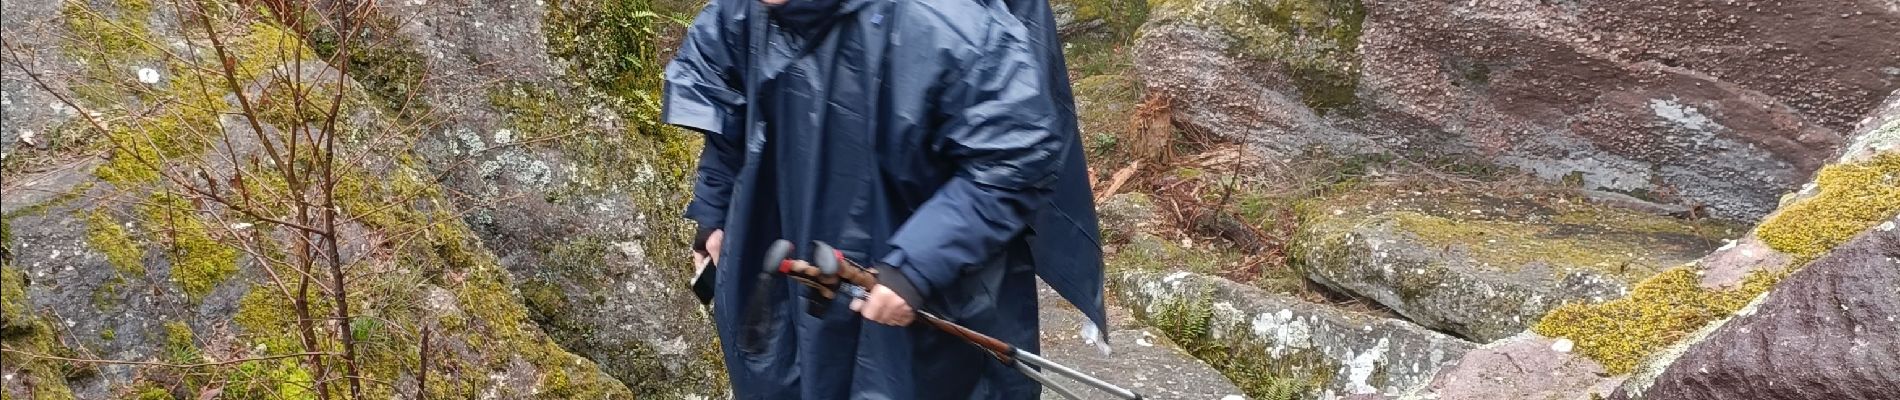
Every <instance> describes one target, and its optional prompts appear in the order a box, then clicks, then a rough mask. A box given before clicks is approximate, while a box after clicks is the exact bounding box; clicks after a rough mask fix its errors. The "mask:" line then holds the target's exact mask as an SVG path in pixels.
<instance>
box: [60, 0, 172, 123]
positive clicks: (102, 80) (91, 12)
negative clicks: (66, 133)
mask: <svg viewBox="0 0 1900 400" xmlns="http://www.w3.org/2000/svg"><path fill="white" fill-rule="evenodd" d="M115 3H116V4H112V5H113V6H114V7H103V8H100V7H92V6H90V5H88V4H86V2H84V1H79V0H67V1H65V2H64V4H63V5H62V6H61V8H60V17H61V18H60V20H61V21H63V22H64V23H65V28H66V31H67V33H68V34H69V35H70V36H69V38H70V42H69V43H68V44H67V45H66V46H63V47H62V50H64V51H63V53H65V54H64V55H66V56H67V57H71V58H72V59H75V60H79V61H80V62H81V63H82V64H81V65H82V68H83V71H84V72H85V75H86V76H87V77H88V79H87V80H86V81H83V82H78V84H77V85H74V86H73V90H74V92H75V93H74V94H76V95H78V97H79V100H80V101H82V102H85V103H87V104H88V105H91V106H95V107H98V106H105V105H109V104H113V103H116V102H117V101H118V100H119V99H121V98H122V97H123V96H124V95H126V94H130V93H129V92H128V91H127V90H125V89H124V88H123V85H128V84H130V82H133V81H134V79H135V78H136V76H137V75H136V74H137V68H138V65H139V64H141V63H148V62H152V61H154V60H157V59H158V58H159V57H161V56H162V55H163V54H164V51H163V50H162V49H160V48H159V47H158V45H157V44H156V43H157V42H156V41H154V40H152V39H151V38H152V33H151V30H150V28H149V23H148V22H147V20H148V19H149V18H150V17H151V15H152V5H151V3H150V2H149V1H146V0H121V1H117V2H115Z"/></svg>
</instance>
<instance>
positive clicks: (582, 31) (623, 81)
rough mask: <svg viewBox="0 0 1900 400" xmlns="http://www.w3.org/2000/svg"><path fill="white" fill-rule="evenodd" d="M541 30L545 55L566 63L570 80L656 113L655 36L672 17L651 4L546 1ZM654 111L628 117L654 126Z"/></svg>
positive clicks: (658, 63)
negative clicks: (574, 78) (572, 78)
mask: <svg viewBox="0 0 1900 400" xmlns="http://www.w3.org/2000/svg"><path fill="white" fill-rule="evenodd" d="M547 6H548V7H547V10H548V12H547V15H546V17H545V22H544V26H546V30H545V32H546V35H547V41H548V54H549V55H552V56H555V57H559V58H562V59H566V60H568V61H569V65H570V70H569V71H568V74H569V75H570V76H575V77H579V78H580V79H581V80H582V81H584V82H585V83H587V84H588V85H589V86H591V87H594V88H597V89H599V90H601V91H604V92H606V93H608V94H610V95H613V96H615V97H617V98H619V99H621V100H623V101H627V102H629V103H630V104H632V105H633V107H634V108H635V109H637V110H641V111H657V110H658V109H659V94H660V93H659V90H660V84H659V80H660V69H661V68H664V67H665V64H664V62H663V61H662V60H661V59H660V58H659V54H660V47H659V46H660V40H659V39H660V37H661V35H662V34H663V33H664V32H665V31H666V29H667V28H668V26H667V24H669V23H670V22H672V21H671V19H672V18H677V17H678V16H675V15H663V14H660V13H658V12H656V11H658V10H657V9H656V7H655V5H654V3H653V1H652V0H609V1H603V2H571V1H566V0H557V1H551V2H548V5H547ZM656 115H657V113H653V114H646V113H640V114H636V115H634V116H633V117H635V118H636V121H637V122H639V123H640V124H641V125H648V126H652V125H657V123H658V120H657V118H656Z"/></svg>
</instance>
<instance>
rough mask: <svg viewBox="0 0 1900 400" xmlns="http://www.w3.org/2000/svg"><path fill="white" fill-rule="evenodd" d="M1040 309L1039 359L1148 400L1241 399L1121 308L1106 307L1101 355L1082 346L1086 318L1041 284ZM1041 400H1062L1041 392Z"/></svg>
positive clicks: (1078, 390) (1084, 391) (1077, 388)
mask: <svg viewBox="0 0 1900 400" xmlns="http://www.w3.org/2000/svg"><path fill="white" fill-rule="evenodd" d="M1037 291H1038V296H1039V297H1040V301H1041V304H1040V306H1041V307H1042V321H1041V323H1042V353H1041V354H1040V355H1041V356H1043V358H1047V359H1049V360H1050V361H1055V362H1057V363H1061V364H1062V365H1065V366H1068V367H1069V368H1073V369H1075V370H1077V371H1080V372H1082V373H1085V374H1089V375H1092V376H1095V377H1096V378H1100V379H1102V380H1103V381H1106V382H1108V383H1111V384H1114V385H1117V386H1121V387H1123V388H1126V389H1128V390H1131V391H1134V392H1135V393H1138V394H1141V395H1142V398H1147V399H1180V400H1189V399H1196V400H1198V399H1207V400H1228V399H1237V397H1235V396H1241V392H1240V388H1237V387H1235V386H1234V383H1233V382H1230V381H1228V380H1227V377H1225V376H1222V375H1221V373H1220V371H1216V370H1214V368H1213V367H1210V366H1208V365H1207V363H1204V362H1201V360H1197V359H1195V358H1194V356H1193V355H1190V354H1188V353H1187V352H1186V351H1185V350H1182V349H1181V348H1180V347H1179V346H1178V345H1175V344H1174V343H1173V342H1170V341H1169V340H1168V339H1167V337H1166V336H1163V335H1161V334H1160V333H1159V332H1157V331H1156V330H1155V328H1152V327H1148V326H1146V325H1144V324H1142V323H1141V322H1140V321H1137V320H1135V319H1134V318H1133V315H1132V314H1130V313H1128V312H1127V311H1126V310H1124V309H1122V308H1121V307H1118V306H1116V305H1115V304H1113V303H1110V307H1109V312H1108V315H1109V317H1110V318H1113V319H1114V320H1113V321H1111V322H1110V324H1109V330H1110V333H1109V334H1108V338H1109V339H1108V340H1109V343H1110V344H1111V348H1110V352H1109V354H1107V355H1104V354H1102V352H1101V350H1099V349H1097V348H1096V346H1095V345H1094V344H1090V343H1087V342H1086V341H1085V340H1084V339H1083V337H1082V335H1081V333H1080V332H1081V327H1082V326H1084V325H1085V324H1087V323H1088V318H1087V317H1084V316H1082V313H1081V312H1078V311H1076V310H1075V308H1074V306H1071V305H1069V303H1068V302H1067V301H1064V300H1062V297H1061V296H1058V295H1056V293H1055V291H1054V290H1052V289H1049V287H1048V286H1046V285H1038V290H1037ZM1055 380H1056V382H1058V383H1060V384H1062V385H1063V386H1064V387H1066V388H1068V389H1069V390H1072V391H1074V392H1075V394H1077V395H1079V396H1081V397H1082V398H1083V399H1091V400H1093V399H1114V398H1116V397H1113V396H1109V395H1107V394H1104V393H1102V392H1100V391H1097V390H1095V389H1092V388H1090V387H1088V386H1085V385H1082V384H1081V383H1078V382H1073V381H1069V380H1068V379H1066V378H1061V377H1057V378H1055ZM1042 393H1043V394H1042V398H1043V399H1050V400H1054V399H1065V397H1062V396H1061V395H1058V394H1056V393H1055V391H1053V390H1048V389H1044V390H1043V392H1042Z"/></svg>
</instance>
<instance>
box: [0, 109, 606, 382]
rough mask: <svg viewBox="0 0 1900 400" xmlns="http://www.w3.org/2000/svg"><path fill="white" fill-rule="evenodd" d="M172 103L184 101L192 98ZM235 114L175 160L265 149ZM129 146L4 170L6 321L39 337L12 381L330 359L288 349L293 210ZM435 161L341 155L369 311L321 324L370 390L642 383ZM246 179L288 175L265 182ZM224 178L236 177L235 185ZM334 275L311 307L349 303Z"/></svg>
mask: <svg viewBox="0 0 1900 400" xmlns="http://www.w3.org/2000/svg"><path fill="white" fill-rule="evenodd" d="M225 106H226V107H233V108H234V107H236V106H235V105H233V104H225ZM345 109H346V110H350V109H352V108H345ZM156 112H157V113H159V115H160V116H159V117H158V118H168V117H169V116H170V115H171V114H170V113H172V112H175V111H172V109H161V110H159V111H156ZM223 126H224V127H225V129H228V131H226V132H225V134H226V135H229V137H231V138H234V139H233V141H232V142H230V143H232V145H231V146H230V147H223V146H214V147H213V148H211V149H207V150H205V151H204V152H203V153H179V154H173V155H172V156H173V158H171V159H170V161H169V162H168V163H166V164H164V167H165V168H173V169H177V170H192V169H193V168H194V167H204V168H206V170H209V171H221V170H223V169H222V167H221V166H220V164H218V163H219V161H217V160H219V159H220V158H221V157H220V156H224V155H229V156H233V157H236V158H240V159H241V158H245V157H247V156H250V155H254V154H257V153H255V152H254V151H255V149H256V146H255V144H248V145H247V144H245V143H243V139H242V138H245V137H252V135H251V134H250V133H249V132H248V131H247V130H246V129H248V128H246V127H245V126H246V125H245V124H242V123H239V122H238V121H237V120H236V119H227V120H226V123H225V124H224V125H223ZM209 127H210V126H203V127H199V128H209ZM264 127H265V128H266V129H268V130H271V131H273V132H274V131H276V130H277V128H276V127H275V126H273V125H265V126H264ZM146 132H147V133H148V134H150V135H153V136H149V137H150V138H152V140H154V141H160V142H162V141H165V140H182V139H181V138H177V137H168V136H164V135H167V134H177V133H176V132H172V131H168V130H164V129H159V128H154V129H151V130H148V131H146ZM125 154H126V153H117V154H116V155H115V156H114V157H109V158H106V159H104V160H86V161H83V162H79V163H75V164H73V166H72V167H71V168H65V169H58V170H53V171H48V172H43V173H38V174H30V175H9V176H8V177H7V182H8V183H9V186H7V187H6V188H5V191H4V192H0V193H4V196H5V198H6V199H7V200H6V202H5V203H4V206H3V207H0V208H3V209H4V215H5V217H4V224H5V226H4V228H3V229H0V231H4V232H5V233H4V235H0V236H4V237H5V246H4V247H5V248H6V249H7V251H6V252H5V254H6V257H5V261H4V264H5V267H4V271H3V272H4V274H5V279H6V282H5V286H6V288H5V297H6V299H5V302H6V308H7V310H6V312H7V314H8V317H7V319H6V323H5V325H7V332H6V334H5V335H4V336H5V341H6V343H7V345H8V348H9V350H16V349H18V350H21V351H25V352H26V353H14V352H9V353H8V354H6V355H5V357H6V361H5V362H4V365H5V366H4V367H0V369H3V370H4V372H5V374H6V375H7V376H9V377H10V378H9V379H7V380H5V382H4V384H3V385H0V392H4V393H6V394H7V395H8V397H15V396H17V397H20V398H77V399H108V398H111V399H116V398H132V397H139V398H199V397H209V396H211V395H214V394H216V393H223V394H224V395H225V396H232V397H243V398H250V397H271V396H272V394H271V393H278V391H279V390H281V389H280V386H279V385H298V383H297V382H299V379H306V380H307V379H309V378H310V377H311V376H312V375H313V373H312V372H311V371H309V370H307V369H306V367H305V364H303V363H300V362H298V360H299V359H297V358H283V357H284V356H285V355H289V354H295V353H297V352H300V351H301V349H302V347H301V345H300V344H299V338H300V335H299V334H298V333H297V332H298V324H297V317H296V314H295V313H293V312H292V307H291V306H290V305H289V304H290V300H289V299H290V297H289V293H292V291H293V290H294V289H291V287H292V286H295V284H294V280H290V279H289V278H288V277H287V276H283V275H280V274H284V273H290V270H288V269H287V268H288V267H287V266H286V264H283V263H284V262H286V261H285V259H284V258H283V257H284V256H283V254H284V252H285V251H286V250H285V249H289V248H292V247H291V245H290V243H291V240H292V239H290V238H291V236H290V235H288V234H285V230H286V229H288V228H284V227H282V226H277V225H272V224H267V223H252V222H246V220H245V219H242V218H239V216H238V215H236V214H233V213H231V212H230V211H229V210H228V209H224V208H220V207H217V206H212V205H209V204H212V203H210V202H209V201H208V200H205V198H204V197H202V195H197V194H193V192H189V191H186V190H183V189H181V188H180V187H179V186H177V185H175V184H173V183H171V182H169V181H167V180H164V179H161V178H158V177H157V176H156V174H157V172H154V171H152V170H139V169H138V168H141V166H140V165H139V164H136V163H129V162H127V161H125V159H126V158H127V156H126V155H125ZM351 154H353V155H354V154H361V153H354V152H352V153H351ZM257 172H268V171H257ZM147 174H150V175H147ZM220 174H221V172H220ZM140 176H145V177H146V178H137V177H140ZM252 176H253V177H255V176H257V175H252ZM428 176H429V175H427V173H426V172H424V171H421V170H418V169H415V168H412V167H408V166H406V165H404V164H402V163H400V162H393V161H389V160H379V161H369V162H365V163H363V164H357V165H348V166H339V169H338V171H337V177H338V181H337V182H338V183H337V187H338V188H339V192H338V193H339V194H338V206H339V208H340V209H341V211H342V212H343V214H344V215H343V218H349V220H345V221H344V222H339V229H340V234H339V236H341V238H340V239H339V240H340V248H341V251H340V252H339V253H340V254H341V260H342V262H343V263H344V264H345V265H347V267H345V268H346V269H345V271H346V273H347V274H348V275H349V279H350V283H349V285H350V287H351V290H350V291H351V293H352V296H351V308H352V310H353V311H352V314H353V315H354V316H355V318H354V319H353V320H352V321H350V322H349V323H348V324H347V328H346V329H345V328H344V327H339V326H336V325H334V324H331V323H327V322H326V323H320V324H317V325H316V328H315V329H317V330H318V334H319V335H323V337H336V335H351V336H352V337H354V338H356V339H357V340H358V341H359V346H360V347H358V357H359V358H358V360H359V361H360V362H361V366H362V370H363V374H364V375H365V376H366V378H368V380H369V381H370V382H371V383H369V384H365V385H364V395H365V396H370V397H417V396H424V395H422V394H418V393H417V391H418V389H417V387H418V382H419V379H420V377H421V376H423V375H421V374H422V373H425V371H426V373H427V374H428V375H427V376H428V377H429V386H428V394H427V395H426V396H427V397H440V398H470V397H477V396H482V395H489V396H497V397H526V396H532V395H535V394H537V393H538V394H540V395H548V396H555V397H570V398H627V397H631V396H633V394H632V392H630V391H629V390H628V389H627V387H626V386H625V385H622V384H621V383H620V382H619V381H617V380H614V379H613V378H612V377H611V376H609V375H607V374H606V373H604V372H602V371H601V368H600V367H599V366H598V365H596V364H594V363H593V362H592V361H589V360H587V359H585V358H581V357H578V356H576V355H574V354H572V353H569V352H567V351H566V350H563V349H562V348H561V347H560V346H559V345H557V344H556V343H555V342H554V341H553V340H551V339H550V338H549V337H548V335H546V334H545V333H543V331H542V330H541V329H539V328H538V327H536V326H535V325H534V321H532V320H530V319H529V318H528V313H527V309H526V307H524V306H523V305H522V301H521V300H520V298H519V297H518V296H517V295H516V294H515V292H513V291H512V290H511V289H510V282H511V277H510V276H509V274H508V273H507V271H505V270H503V269H501V267H500V266H499V264H498V263H497V262H496V260H495V258H494V256H493V255H492V254H490V253H488V252H487V251H486V250H483V249H482V247H481V244H480V243H479V242H476V241H474V239H472V233H471V232H470V230H469V228H468V227H467V226H466V225H464V224H462V223H461V222H460V221H459V220H458V219H455V218H454V217H453V216H454V215H455V214H454V212H453V211H451V210H447V209H444V208H441V206H442V205H444V204H446V202H447V201H446V199H443V198H441V197H440V195H439V194H434V193H440V189H439V188H437V187H435V186H434V184H433V183H432V182H431V181H429V180H428ZM223 178H225V179H228V178H229V177H228V176H225V177H223ZM225 179H218V180H217V181H224V180H225ZM366 182H376V184H373V185H372V184H366ZM247 187H249V188H251V189H250V190H258V191H260V192H261V191H276V192H282V191H284V190H287V189H285V188H284V187H282V186H275V187H273V186H272V184H271V183H268V182H255V183H253V184H252V185H250V186H247ZM201 189H202V188H201ZM208 190H211V193H222V195H224V196H234V195H235V193H234V192H233V191H232V189H231V188H229V187H226V188H224V189H222V190H220V189H215V188H213V189H208ZM279 204H281V203H276V202H268V203H258V206H259V207H273V208H266V209H264V210H265V212H267V213H270V214H278V213H289V212H290V211H288V210H287V209H281V208H274V207H276V205H279ZM323 276H324V275H319V277H323ZM321 293H322V292H321V291H319V290H315V289H313V290H312V296H315V300H313V303H312V304H313V306H312V307H314V308H315V311H313V312H317V313H324V312H328V311H326V310H329V309H332V307H333V306H334V303H333V302H331V301H330V300H327V299H326V298H324V297H323V296H322V295H321ZM314 317H316V318H324V317H328V315H326V314H316V315H314ZM326 320H327V319H326ZM22 327H24V329H22ZM423 330H427V331H428V332H430V335H431V336H432V337H433V339H431V340H430V341H428V342H427V345H426V346H425V345H424V344H423V343H422V342H421V341H419V340H417V339H416V337H417V335H419V334H420V332H421V331H423ZM424 353H427V354H429V357H431V358H430V360H431V361H430V362H429V363H428V364H424V365H420V366H418V365H416V363H417V362H418V360H416V359H414V358H413V357H416V356H418V355H419V354H424ZM45 356H54V357H67V358H83V359H103V360H126V361H132V362H146V363H165V364H176V365H192V364H204V363H217V362H220V361H234V360H242V359H252V358H262V360H259V361H248V362H235V363H230V364H214V365H212V366H203V367H189V368H166V367H155V366H150V365H138V364H110V363H108V364H92V363H81V362H56V361H51V360H49V359H45V358H44V357H45ZM466 371H481V373H468V372H466ZM331 373H333V374H334V373H339V371H337V370H332V371H331ZM207 377H211V378H217V379H207ZM330 377H331V378H335V377H336V376H335V375H331V376H330ZM283 387H289V386H283ZM336 387H337V388H341V386H336Z"/></svg>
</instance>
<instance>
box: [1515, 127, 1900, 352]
mask: <svg viewBox="0 0 1900 400" xmlns="http://www.w3.org/2000/svg"><path fill="white" fill-rule="evenodd" d="M1881 109H1882V110H1886V111H1882V113H1879V114H1876V115H1874V116H1872V117H1869V118H1867V119H1865V121H1868V122H1867V123H1866V124H1863V126H1862V127H1861V128H1860V129H1857V130H1856V131H1857V132H1860V133H1858V134H1856V135H1855V137H1856V142H1855V143H1852V144H1849V146H1848V148H1850V149H1877V148H1880V147H1879V146H1871V145H1868V142H1870V141H1878V140H1882V139H1880V138H1881V137H1883V136H1882V135H1881V134H1877V133H1870V132H1878V130H1879V129H1883V128H1881V127H1892V126H1894V125H1893V124H1892V123H1891V122H1880V121H1892V118H1891V116H1892V115H1893V114H1892V113H1893V112H1894V111H1893V110H1896V108H1894V107H1892V106H1887V107H1882V108H1881ZM1844 154H1853V156H1851V157H1844V158H1842V159H1841V160H1842V161H1843V162H1840V163H1836V164H1833V165H1829V166H1827V167H1825V168H1823V169H1822V170H1821V171H1820V172H1818V173H1817V174H1816V178H1815V180H1814V182H1812V183H1810V184H1808V185H1806V186H1804V187H1803V189H1802V190H1801V191H1800V192H1797V193H1792V194H1790V195H1789V196H1788V197H1787V199H1786V200H1784V202H1783V206H1782V207H1781V208H1780V209H1779V210H1777V211H1776V212H1775V213H1773V214H1771V215H1769V217H1768V218H1767V219H1765V220H1763V221H1762V222H1761V224H1760V225H1757V226H1756V227H1755V228H1754V229H1753V230H1752V231H1750V232H1749V234H1748V236H1746V237H1744V238H1743V239H1741V240H1739V241H1737V242H1735V243H1732V244H1730V245H1728V246H1724V247H1723V248H1721V249H1719V250H1717V251H1716V252H1714V253H1711V254H1710V255H1708V256H1707V257H1704V258H1702V259H1701V260H1698V261H1697V262H1696V263H1694V264H1692V265H1689V266H1686V267H1684V268H1679V269H1673V270H1671V271H1669V272H1667V273H1663V274H1658V275H1656V276H1652V277H1650V278H1649V279H1647V280H1644V281H1643V282H1641V283H1639V284H1637V285H1636V289H1635V290H1633V291H1632V292H1631V295H1630V296H1629V297H1627V298H1623V299H1617V300H1612V301H1608V302H1604V303H1599V304H1583V303H1576V304H1569V305H1565V306H1563V307H1562V308H1559V309H1557V310H1553V311H1552V312H1550V313H1549V314H1548V315H1546V316H1545V317H1544V319H1543V320H1542V321H1540V322H1539V323H1538V325H1537V330H1538V332H1539V333H1542V334H1544V335H1547V336H1553V337H1564V338H1568V339H1572V340H1575V341H1576V342H1577V346H1578V350H1577V351H1578V352H1579V353H1581V354H1585V355H1588V356H1590V357H1591V358H1593V359H1596V360H1597V361H1599V362H1602V363H1603V364H1604V365H1605V366H1606V367H1608V368H1609V370H1610V371H1611V372H1612V373H1624V372H1630V371H1632V370H1633V371H1636V372H1637V377H1636V378H1632V379H1631V380H1630V382H1632V384H1638V386H1640V383H1642V382H1648V381H1650V380H1651V378H1654V377H1655V376H1656V375H1657V374H1658V373H1660V371H1661V370H1662V369H1663V368H1664V367H1666V366H1669V365H1671V364H1672V362H1673V361H1674V360H1676V359H1677V357H1679V356H1681V355H1682V354H1684V353H1685V352H1686V351H1688V350H1689V346H1691V345H1693V344H1695V343H1699V342H1701V341H1702V338H1705V337H1707V336H1708V335H1710V334H1712V333H1713V332H1714V330H1715V329H1716V328H1717V327H1719V326H1723V325H1721V324H1720V322H1721V321H1722V320H1723V319H1724V318H1728V317H1730V316H1731V315H1734V313H1736V312H1737V311H1739V310H1742V309H1743V307H1744V306H1747V305H1748V304H1750V303H1751V301H1753V300H1756V299H1757V298H1758V297H1759V295H1760V294H1762V293H1764V292H1767V291H1769V289H1770V288H1771V287H1773V286H1774V285H1775V284H1776V283H1777V281H1778V280H1780V279H1782V277H1783V276H1786V275H1787V274H1788V273H1789V271H1790V270H1791V269H1798V268H1802V267H1803V266H1805V265H1809V264H1810V262H1811V261H1813V260H1816V259H1819V258H1821V257H1823V256H1826V255H1827V254H1828V253H1830V252H1832V251H1834V250H1835V249H1836V248H1837V247H1838V246H1840V245H1841V244H1842V243H1845V242H1847V241H1848V240H1849V239H1851V238H1853V237H1854V236H1855V235H1858V234H1860V233H1861V232H1865V231H1867V230H1868V229H1879V228H1880V227H1882V226H1887V225H1889V224H1892V222H1891V218H1893V216H1894V215H1895V214H1896V213H1900V151H1891V149H1889V150H1881V151H1877V152H1874V153H1853V152H1852V151H1849V152H1844Z"/></svg>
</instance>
